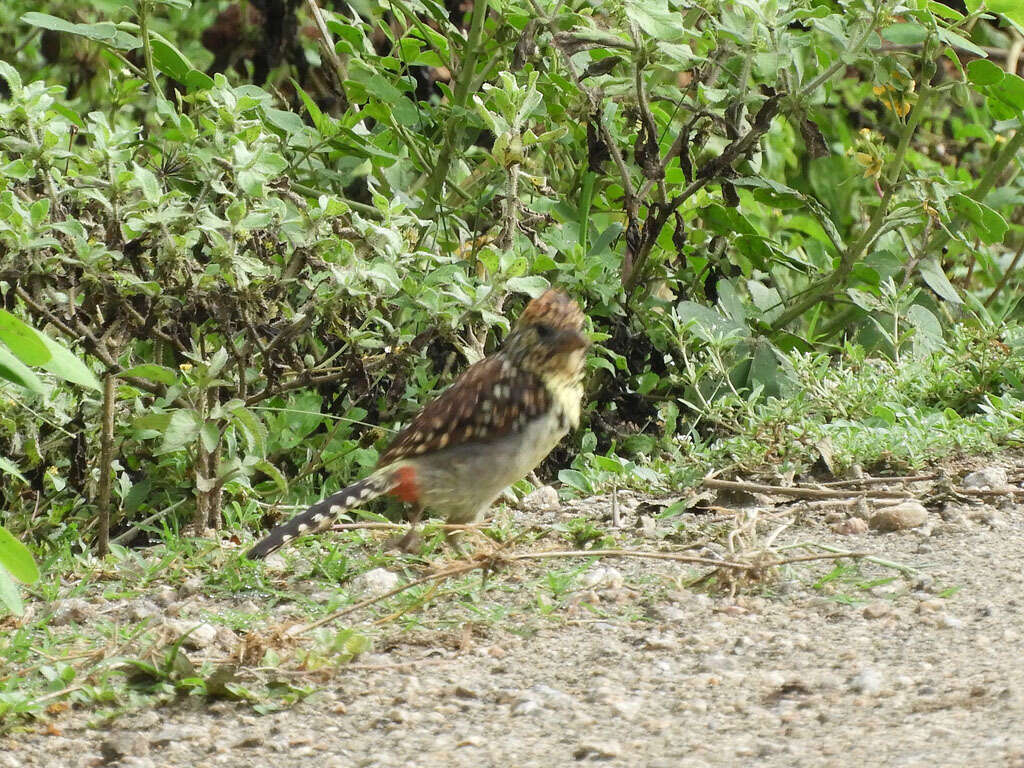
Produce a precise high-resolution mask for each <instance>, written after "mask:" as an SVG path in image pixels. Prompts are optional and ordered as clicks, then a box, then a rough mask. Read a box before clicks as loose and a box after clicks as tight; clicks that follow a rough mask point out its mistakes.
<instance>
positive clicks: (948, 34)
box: [939, 29, 988, 56]
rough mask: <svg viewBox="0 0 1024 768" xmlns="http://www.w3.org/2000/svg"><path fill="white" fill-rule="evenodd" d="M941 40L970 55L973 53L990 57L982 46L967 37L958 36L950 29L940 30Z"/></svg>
mask: <svg viewBox="0 0 1024 768" xmlns="http://www.w3.org/2000/svg"><path fill="white" fill-rule="evenodd" d="M939 39H940V40H942V42H944V43H946V44H948V45H952V46H954V47H955V48H960V49H961V50H964V51H967V52H968V53H973V54H974V55H975V56H988V53H986V52H985V49H984V48H982V47H981V46H980V45H975V44H974V43H972V42H971V41H970V40H968V39H967V38H966V37H964V36H962V35H958V34H957V33H956V32H953V31H952V30H950V29H939Z"/></svg>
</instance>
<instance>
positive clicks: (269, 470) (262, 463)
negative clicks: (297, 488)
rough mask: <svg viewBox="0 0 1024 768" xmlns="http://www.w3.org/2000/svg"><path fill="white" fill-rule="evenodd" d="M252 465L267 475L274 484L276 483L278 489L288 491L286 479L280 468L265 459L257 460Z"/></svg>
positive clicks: (283, 491) (282, 491)
mask: <svg viewBox="0 0 1024 768" xmlns="http://www.w3.org/2000/svg"><path fill="white" fill-rule="evenodd" d="M254 466H255V467H256V469H258V470H259V471H260V472H262V473H263V474H265V475H266V476H267V477H269V478H270V479H271V480H273V481H274V484H275V485H277V487H278V490H280V491H281V493H287V492H288V480H287V479H286V478H285V476H284V475H283V474H282V473H281V470H279V469H278V468H277V467H276V466H274V465H273V464H271V463H270V462H269V461H267V460H266V459H260V460H259V461H257V462H256V464H255V465H254Z"/></svg>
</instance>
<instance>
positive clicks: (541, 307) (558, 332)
mask: <svg viewBox="0 0 1024 768" xmlns="http://www.w3.org/2000/svg"><path fill="white" fill-rule="evenodd" d="M589 346H590V341H589V340H588V339H587V337H586V336H584V335H583V312H582V311H581V310H580V306H579V304H577V303H576V302H575V301H573V300H572V299H570V298H569V297H568V296H566V295H565V294H564V293H562V292H561V291H559V290H556V289H554V288H550V289H548V290H547V291H545V292H544V294H543V295H541V296H538V297H537V298H536V299H534V300H533V301H531V302H530V303H529V304H527V305H526V309H524V310H523V314H522V315H520V316H519V322H518V323H516V326H515V328H513V329H512V333H510V334H509V336H508V338H507V339H506V340H505V345H504V352H505V354H506V355H508V356H509V357H510V358H511V359H512V360H513V361H515V362H516V363H517V364H518V365H520V366H522V367H523V368H525V369H527V370H530V371H532V372H534V373H536V374H538V375H540V376H542V377H544V378H546V377H548V376H553V375H554V376H559V377H563V376H568V377H577V376H579V375H580V374H581V373H582V372H583V357H584V355H585V354H586V349H587V347H589Z"/></svg>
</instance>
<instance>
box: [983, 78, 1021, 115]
mask: <svg viewBox="0 0 1024 768" xmlns="http://www.w3.org/2000/svg"><path fill="white" fill-rule="evenodd" d="M989 93H991V94H992V95H993V96H995V97H996V98H997V99H999V100H1000V101H1002V102H1003V103H1004V104H1009V105H1010V106H1011V107H1013V108H1014V109H1015V110H1017V111H1018V112H1020V111H1024V78H1022V77H1021V76H1020V75H1015V74H1013V73H1012V72H1007V73H1006V74H1005V75H1004V76H1003V79H1002V80H1000V81H999V82H998V83H996V84H995V85H993V86H992V87H991V88H990V89H989Z"/></svg>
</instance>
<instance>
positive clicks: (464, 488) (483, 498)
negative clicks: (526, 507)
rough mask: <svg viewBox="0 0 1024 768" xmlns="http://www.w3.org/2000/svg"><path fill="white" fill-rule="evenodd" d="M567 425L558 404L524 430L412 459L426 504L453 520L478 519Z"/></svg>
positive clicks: (538, 459) (547, 450) (545, 452)
mask: <svg viewBox="0 0 1024 768" xmlns="http://www.w3.org/2000/svg"><path fill="white" fill-rule="evenodd" d="M568 431H569V418H568V416H567V415H566V414H565V413H564V412H563V411H562V409H561V408H559V407H555V408H552V409H550V410H549V411H547V412H546V413H545V414H544V415H543V416H540V417H539V418H536V419H533V420H532V421H530V422H528V423H527V424H526V425H525V426H524V428H523V429H522V430H521V431H520V432H517V433H514V434H510V435H506V436H505V437H501V438H499V439H497V440H493V441H491V442H487V443H478V444H466V445H460V446H456V447H454V448H450V449H447V450H444V451H438V452H437V453H435V454H432V455H430V456H425V457H423V458H420V459H415V460H413V461H414V462H415V464H416V468H417V473H418V475H419V477H420V486H421V488H422V501H423V504H424V505H425V506H426V507H428V508H429V509H430V510H432V511H434V512H436V513H437V514H440V515H443V516H444V517H446V518H447V519H448V520H449V521H451V522H453V523H462V522H471V521H473V520H476V519H479V517H480V516H481V515H482V514H483V513H484V512H485V511H486V510H487V508H488V507H490V506H491V504H492V503H493V502H494V500H495V499H496V498H497V497H498V494H500V493H501V492H502V491H503V490H504V489H505V488H507V487H508V486H510V485H512V484H513V483H515V482H517V481H519V480H521V479H522V478H524V477H525V476H526V475H527V473H529V472H530V471H531V470H533V469H534V468H535V467H536V466H537V465H538V464H540V462H541V461H543V460H544V457H545V456H547V455H548V454H549V453H551V449H552V448H554V447H555V446H556V445H557V444H558V441H559V440H561V439H562V438H563V437H564V436H565V434H566V433H567V432H568Z"/></svg>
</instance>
